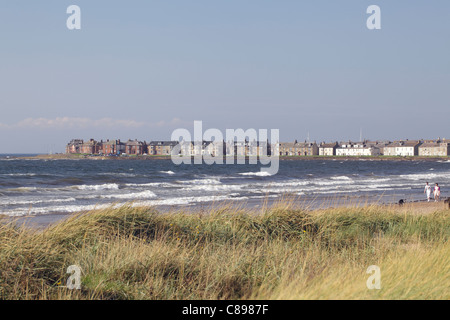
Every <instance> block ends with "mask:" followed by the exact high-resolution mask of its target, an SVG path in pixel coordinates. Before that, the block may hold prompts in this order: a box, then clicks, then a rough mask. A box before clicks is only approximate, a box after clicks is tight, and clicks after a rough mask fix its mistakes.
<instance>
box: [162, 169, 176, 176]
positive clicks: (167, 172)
mask: <svg viewBox="0 0 450 320" xmlns="http://www.w3.org/2000/svg"><path fill="white" fill-rule="evenodd" d="M160 172H161V173H166V174H170V175H173V174H175V172H173V171H170V170H169V171H160Z"/></svg>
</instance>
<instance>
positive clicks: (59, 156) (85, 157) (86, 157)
mask: <svg viewBox="0 0 450 320" xmlns="http://www.w3.org/2000/svg"><path fill="white" fill-rule="evenodd" d="M269 157H271V156H269ZM226 158H227V157H224V159H226ZM234 158H235V159H242V158H244V157H237V156H234ZM255 158H256V159H258V158H259V157H245V159H246V160H249V159H255ZM171 159H172V157H171V156H164V155H131V156H128V155H127V156H101V155H82V154H42V155H37V156H29V157H28V156H17V157H14V156H10V157H9V158H8V160H171ZM279 159H280V160H295V161H302V160H304V161H315V160H334V161H337V160H344V161H348V160H353V161H364V160H369V161H390V160H392V161H442V160H449V161H450V156H442V157H429V156H407V157H401V156H280V157H279Z"/></svg>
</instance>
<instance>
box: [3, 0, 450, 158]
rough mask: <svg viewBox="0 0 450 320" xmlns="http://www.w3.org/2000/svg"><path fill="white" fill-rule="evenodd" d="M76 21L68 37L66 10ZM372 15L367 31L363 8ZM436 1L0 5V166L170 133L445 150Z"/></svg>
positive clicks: (448, 17)
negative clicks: (416, 143)
mask: <svg viewBox="0 0 450 320" xmlns="http://www.w3.org/2000/svg"><path fill="white" fill-rule="evenodd" d="M72 4H76V5H78V6H79V7H80V8H81V15H82V16H81V24H82V28H81V30H75V31H70V30H68V29H67V28H66V19H67V18H68V16H69V15H68V14H66V9H67V7H68V6H69V5H72ZM372 4H376V5H378V6H380V8H381V15H382V17H381V18H382V22H381V24H382V29H381V30H368V29H367V28H366V20H367V18H368V17H369V15H368V14H367V13H366V9H367V7H368V6H369V5H372ZM449 13H450V2H449V1H446V0H445V1H444V0H442V1H441V0H433V1H406V0H397V1H381V0H372V1H363V0H342V1H332V0H329V1H320V0H315V1H312V0H311V1H298V0H292V1H291V0H279V1H278V0H277V1H275V0H271V1H269V0H245V1H243V0H240V1H237V0H227V1H225V0H223V1H220V0H217V1H211V0H201V1H199V0H190V1H181V0H172V1H162V0H159V1H151V0H145V1H136V0H134V1H133V0H131V1H103V0H96V1H75V0H73V1H61V0H54V1H39V2H38V1H31V0H30V1H23V0H15V1H2V2H1V3H0V41H1V42H0V43H1V50H0V57H1V63H0V108H1V111H2V113H1V117H0V145H1V149H0V153H15V152H17V153H21V152H32V153H35V152H36V153H41V152H42V153H45V152H49V151H53V152H62V151H63V150H64V146H65V144H66V143H67V142H68V140H70V139H71V138H83V139H89V138H91V137H92V138H96V139H106V138H122V139H128V138H132V139H134V138H138V139H142V140H147V141H149V140H156V139H169V138H170V135H171V133H172V131H173V130H174V129H176V128H187V129H191V128H192V125H193V121H194V120H202V121H203V127H204V129H207V128H218V129H221V130H223V132H225V129H227V128H230V129H237V128H243V129H248V128H255V129H280V138H281V140H283V141H292V140H294V139H298V140H304V139H306V138H307V135H308V132H309V135H310V138H311V139H312V140H317V141H323V140H326V141H331V140H348V139H352V140H358V139H359V135H360V129H361V128H362V131H363V136H364V137H365V138H370V139H392V140H393V139H402V138H404V139H406V138H409V139H415V138H426V139H427V138H437V137H447V138H450V131H449V129H448V128H449V126H448V121H449V119H450V108H449V101H450V90H449V86H450V59H449V58H448V57H450V14H449Z"/></svg>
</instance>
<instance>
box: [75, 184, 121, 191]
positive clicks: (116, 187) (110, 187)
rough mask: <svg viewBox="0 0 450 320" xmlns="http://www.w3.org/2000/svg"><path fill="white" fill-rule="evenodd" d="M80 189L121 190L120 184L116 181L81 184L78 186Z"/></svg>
mask: <svg viewBox="0 0 450 320" xmlns="http://www.w3.org/2000/svg"><path fill="white" fill-rule="evenodd" d="M76 188H77V189H79V190H119V185H118V184H116V183H106V184H95V185H81V186H76Z"/></svg>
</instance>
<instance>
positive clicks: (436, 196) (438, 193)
mask: <svg viewBox="0 0 450 320" xmlns="http://www.w3.org/2000/svg"><path fill="white" fill-rule="evenodd" d="M424 193H426V195H427V200H428V202H430V201H431V186H430V185H429V184H428V182H427V184H426V185H425V190H424ZM433 195H434V201H435V202H438V201H439V198H440V197H441V187H439V184H437V183H436V185H435V186H434V190H433Z"/></svg>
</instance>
